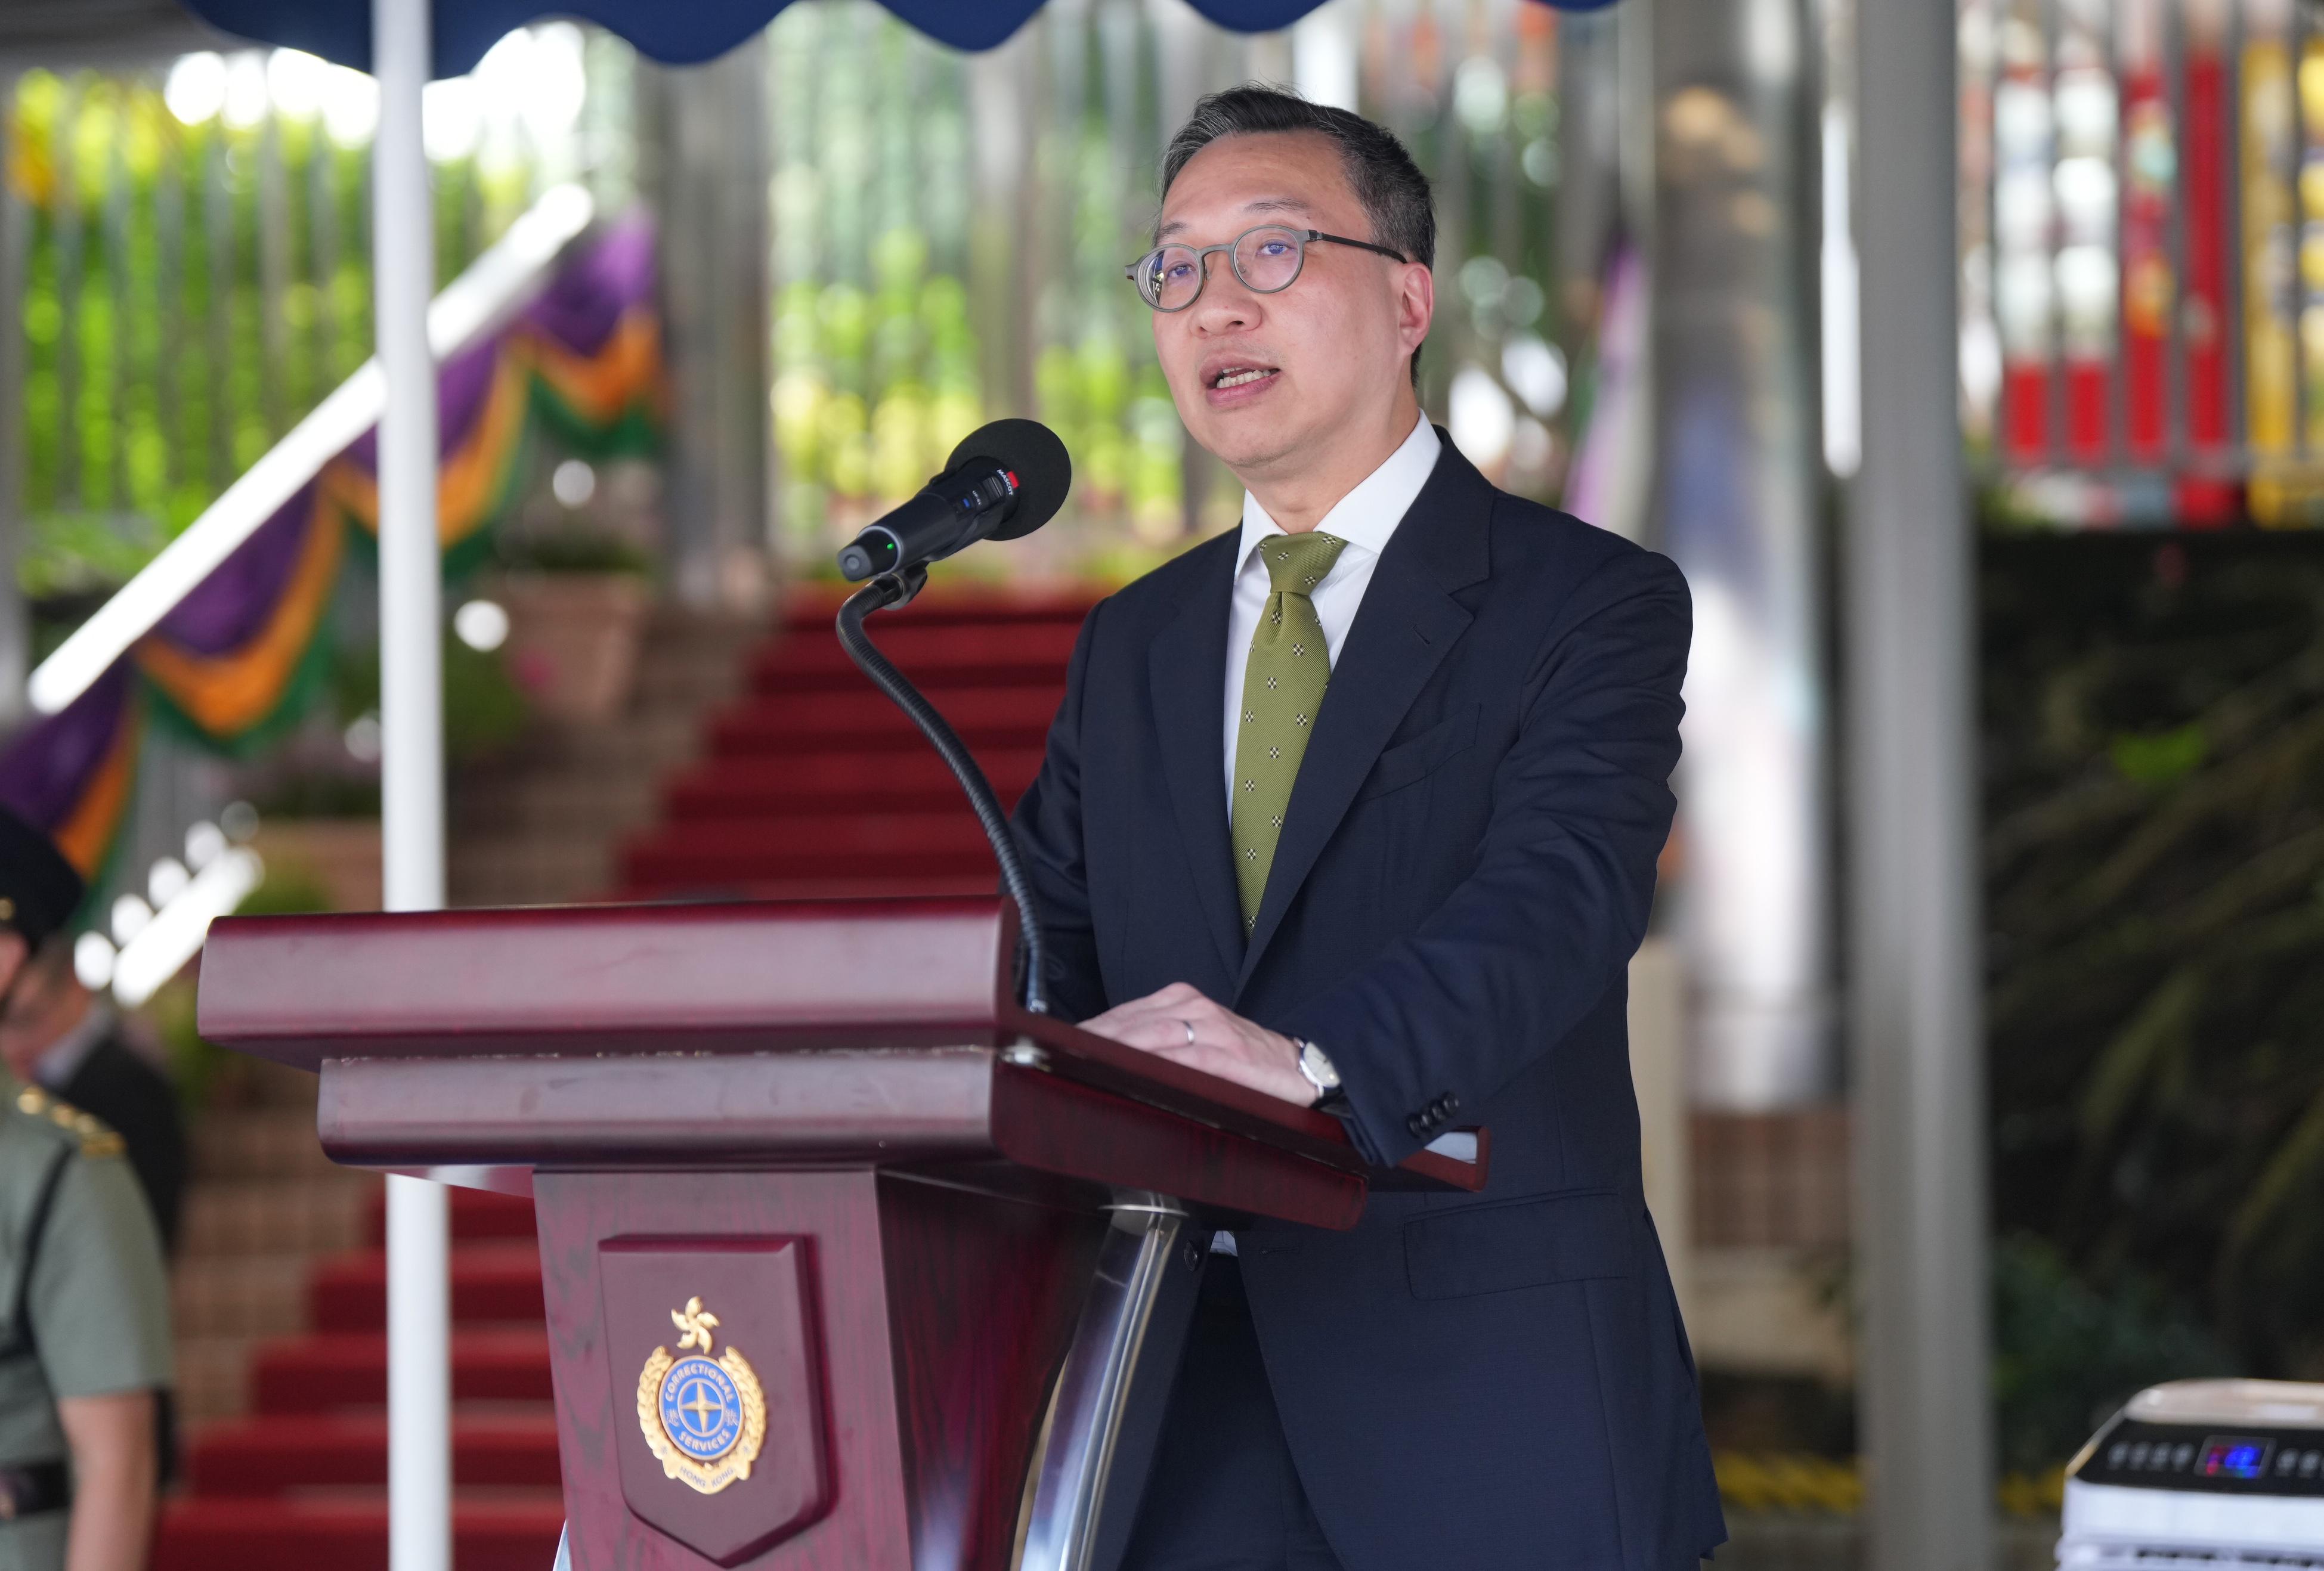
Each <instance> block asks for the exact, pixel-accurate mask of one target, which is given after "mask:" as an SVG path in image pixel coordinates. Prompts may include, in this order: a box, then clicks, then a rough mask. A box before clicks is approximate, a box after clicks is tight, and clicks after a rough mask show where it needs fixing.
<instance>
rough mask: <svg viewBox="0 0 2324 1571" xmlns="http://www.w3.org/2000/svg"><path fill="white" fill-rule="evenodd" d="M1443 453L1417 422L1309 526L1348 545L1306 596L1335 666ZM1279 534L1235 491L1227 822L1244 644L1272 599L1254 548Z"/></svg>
mask: <svg viewBox="0 0 2324 1571" xmlns="http://www.w3.org/2000/svg"><path fill="white" fill-rule="evenodd" d="M1442 447H1443V443H1441V442H1439V441H1438V440H1437V439H1436V427H1434V426H1431V425H1430V424H1429V423H1428V418H1427V417H1426V416H1425V415H1423V416H1422V417H1421V418H1420V421H1419V423H1418V424H1416V426H1414V427H1412V435H1411V436H1406V438H1405V439H1404V445H1403V446H1400V447H1398V448H1397V450H1396V451H1395V452H1393V453H1391V454H1389V455H1388V458H1387V460H1386V461H1385V462H1383V463H1382V464H1380V466H1379V468H1378V469H1375V470H1373V471H1372V472H1371V473H1369V474H1368V475H1366V476H1364V478H1363V479H1362V480H1361V481H1360V482H1358V484H1357V486H1356V489H1355V490H1353V491H1351V492H1348V494H1347V495H1345V496H1343V497H1342V498H1341V499H1340V500H1339V501H1338V503H1337V504H1336V505H1334V506H1333V509H1332V510H1331V511H1330V512H1328V513H1325V514H1324V515H1323V520H1322V521H1321V522H1320V523H1318V524H1317V525H1316V526H1315V527H1316V528H1318V529H1320V530H1322V531H1323V533H1324V534H1327V535H1336V536H1338V537H1340V538H1341V539H1342V540H1345V541H1346V542H1347V543H1348V545H1347V549H1345V550H1343V551H1342V552H1341V553H1340V559H1339V560H1338V561H1336V562H1334V563H1333V564H1332V571H1331V572H1329V573H1327V574H1324V575H1323V583H1319V584H1317V585H1316V586H1315V587H1314V589H1313V590H1312V591H1310V592H1309V594H1308V598H1309V599H1310V600H1313V601H1314V602H1315V616H1316V618H1317V620H1320V621H1322V622H1323V646H1324V648H1326V649H1327V650H1329V651H1330V653H1331V657H1332V664H1333V666H1338V665H1339V663H1340V648H1341V646H1342V645H1343V644H1345V643H1346V642H1347V641H1348V629H1349V628H1351V627H1352V626H1353V625H1354V624H1355V620H1356V611H1357V608H1358V607H1360V606H1361V605H1362V604H1363V603H1364V591H1365V590H1366V589H1368V588H1369V587H1370V586H1371V582H1372V569H1373V568H1375V567H1377V566H1379V559H1380V553H1381V552H1383V551H1385V550H1387V549H1388V537H1389V536H1391V535H1393V534H1395V533H1396V527H1397V524H1399V523H1401V522H1402V521H1403V520H1404V515H1405V514H1406V512H1407V511H1409V510H1411V507H1412V504H1413V501H1414V499H1416V497H1418V496H1419V495H1420V488H1421V487H1422V486H1424V485H1426V484H1427V483H1428V477H1429V475H1430V474H1431V473H1434V470H1435V468H1436V455H1437V452H1438V450H1439V449H1440V448H1442ZM1287 532H1288V531H1286V529H1284V528H1283V527H1282V526H1281V525H1279V524H1277V522H1276V521H1275V520H1274V519H1270V518H1268V516H1267V510H1266V509H1265V508H1263V507H1261V506H1259V499H1258V498H1257V497H1255V496H1253V495H1251V494H1250V492H1243V497H1242V554H1241V556H1239V557H1238V558H1236V561H1237V565H1236V568H1235V582H1234V601H1233V603H1232V604H1231V606H1229V608H1228V610H1227V692H1226V707H1225V709H1224V711H1223V712H1222V725H1223V726H1224V728H1225V731H1226V744H1227V758H1226V774H1225V776H1224V777H1223V778H1222V781H1221V785H1222V788H1223V789H1224V790H1225V792H1226V794H1227V813H1228V816H1229V817H1232V816H1233V813H1234V766H1235V732H1236V731H1237V730H1239V729H1240V728H1239V726H1238V725H1237V723H1236V722H1237V721H1239V720H1240V718H1241V715H1242V679H1243V673H1244V671H1245V669H1246V668H1247V667H1248V666H1250V640H1251V638H1252V636H1253V635H1254V634H1256V633H1257V632H1258V631H1259V617H1260V616H1261V615H1262V614H1263V613H1264V612H1265V611H1266V610H1267V600H1268V595H1270V594H1272V593H1275V586H1274V585H1273V583H1270V582H1269V581H1268V576H1267V564H1266V563H1265V562H1263V561H1261V560H1260V559H1259V542H1261V541H1262V540H1266V539H1268V538H1270V537H1274V536H1277V535H1281V534H1285V533H1287Z"/></svg>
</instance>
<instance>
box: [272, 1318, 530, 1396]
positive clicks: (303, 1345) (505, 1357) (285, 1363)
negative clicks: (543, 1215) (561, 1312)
mask: <svg viewBox="0 0 2324 1571" xmlns="http://www.w3.org/2000/svg"><path fill="white" fill-rule="evenodd" d="M250 1382H251V1404H250V1405H251V1408H252V1410H254V1411H255V1412H259V1413H320V1412H330V1411H333V1410H337V1409H342V1408H383V1407H385V1406H386V1405H387V1337H385V1336H384V1335H383V1334H381V1333H378V1332H353V1333H339V1334H337V1335H327V1336H318V1337H285V1338H284V1339H283V1340H281V1341H279V1342H273V1343H270V1344H268V1345H267V1346H264V1347H263V1348H261V1349H259V1351H258V1354H257V1355H256V1356H255V1357H254V1358H253V1359H252V1361H251V1371H250ZM553 1395H554V1390H553V1387H552V1386H551V1384H550V1382H549V1337H548V1336H547V1334H546V1333H544V1332H543V1331H541V1330H539V1329H538V1328H491V1327H484V1326H466V1327H462V1328H460V1329H459V1331H458V1332H457V1334H456V1335H455V1336H454V1337H453V1338H452V1400H453V1401H456V1402H545V1401H549V1400H551V1398H552V1396H553Z"/></svg>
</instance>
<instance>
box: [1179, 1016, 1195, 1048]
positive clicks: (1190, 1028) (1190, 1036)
mask: <svg viewBox="0 0 2324 1571" xmlns="http://www.w3.org/2000/svg"><path fill="white" fill-rule="evenodd" d="M1178 1024H1181V1025H1183V1026H1185V1028H1186V1045H1187V1046H1188V1047H1192V1046H1194V1022H1193V1021H1191V1020H1181V1021H1179V1022H1178Z"/></svg>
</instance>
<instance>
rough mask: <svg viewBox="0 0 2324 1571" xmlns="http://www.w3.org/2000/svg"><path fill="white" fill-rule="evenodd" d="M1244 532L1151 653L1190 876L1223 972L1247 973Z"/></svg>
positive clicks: (1221, 546) (1227, 541)
mask: <svg viewBox="0 0 2324 1571" xmlns="http://www.w3.org/2000/svg"><path fill="white" fill-rule="evenodd" d="M1239 541H1240V531H1237V532H1236V533H1235V534H1231V535H1228V536H1224V537H1222V538H1221V540H1220V541H1219V542H1216V543H1214V544H1213V545H1212V546H1205V547H1199V549H1202V550H1204V551H1213V552H1215V555H1216V560H1214V561H1211V562H1207V563H1205V564H1204V565H1203V571H1202V573H1201V574H1200V577H1199V579H1198V584H1197V587H1196V589H1195V591H1194V593H1193V594H1191V595H1189V596H1188V597H1187V599H1186V603H1185V606H1184V607H1182V608H1181V609H1180V611H1179V612H1178V615H1177V616H1176V618H1175V619H1174V620H1172V621H1171V622H1170V623H1169V624H1168V625H1167V626H1166V627H1165V628H1164V629H1162V630H1161V631H1160V632H1159V633H1157V634H1156V635H1155V638H1154V641H1153V643H1151V644H1150V645H1148V647H1147V679H1148V684H1149V686H1150V687H1151V689H1152V692H1153V696H1154V723H1155V728H1156V730H1158V731H1159V732H1160V733H1161V744H1162V749H1161V750H1162V773H1163V776H1164V778H1165V779H1166V780H1167V783H1168V785H1169V789H1170V804H1171V807H1172V810H1173V812H1174V813H1175V815H1176V819H1177V821H1178V835H1179V838H1180V839H1181V840H1182V841H1184V842H1185V852H1186V870H1187V874H1188V876H1189V877H1192V878H1193V879H1194V893H1195V897H1196V899H1197V900H1198V901H1199V902H1200V904H1201V905H1202V908H1203V919H1204V922H1205V923H1206V925H1208V926H1209V928H1210V930H1211V937H1212V940H1213V942H1215V943H1217V945H1218V947H1219V959H1220V961H1221V962H1222V965H1223V966H1224V968H1225V970H1226V974H1227V975H1228V976H1233V975H1234V974H1235V973H1236V972H1237V971H1239V970H1240V969H1242V909H1241V906H1240V903H1239V902H1238V900H1237V898H1236V896H1235V883H1234V860H1233V856H1234V853H1233V851H1232V850H1231V847H1230V845H1229V843H1228V839H1227V798H1226V791H1227V785H1226V780H1227V760H1226V752H1225V749H1226V712H1225V709H1224V707H1223V706H1224V705H1225V703H1226V684H1227V666H1226V659H1227V647H1226V646H1227V610H1228V606H1229V603H1230V602H1231V599H1232V596H1233V593H1234V566H1235V557H1236V548H1237V544H1238V542H1239Z"/></svg>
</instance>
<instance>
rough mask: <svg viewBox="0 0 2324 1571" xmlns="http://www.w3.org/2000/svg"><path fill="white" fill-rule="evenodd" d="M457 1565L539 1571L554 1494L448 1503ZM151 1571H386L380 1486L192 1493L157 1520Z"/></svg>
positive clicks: (548, 1555) (555, 1510) (549, 1553)
mask: <svg viewBox="0 0 2324 1571" xmlns="http://www.w3.org/2000/svg"><path fill="white" fill-rule="evenodd" d="M452 1514H453V1522H452V1563H453V1565H454V1566H455V1567H456V1571H544V1567H546V1566H549V1563H550V1562H551V1561H552V1560H553V1559H554V1558H555V1557H556V1554H557V1536H558V1532H559V1531H560V1530H562V1529H563V1527H564V1525H565V1506H564V1502H563V1500H562V1498H561V1497H560V1496H558V1495H557V1494H555V1493H549V1492H546V1491H539V1490H530V1489H528V1490H521V1491H517V1492H514V1493H513V1494H511V1493H510V1492H506V1491H493V1492H490V1493H482V1494H480V1493H478V1492H475V1491H465V1490H464V1491H461V1492H460V1493H458V1494H457V1496H456V1497H455V1500H454V1504H453V1513H452ZM153 1566H154V1571H194V1568H197V1567H198V1568H199V1571H212V1568H217V1571H226V1567H232V1568H233V1571H387V1497H386V1492H385V1491H383V1490H361V1491H351V1492H349V1497H348V1498H338V1499H311V1500H235V1499H218V1500H213V1499H208V1498H203V1497H196V1498H193V1499H190V1500H182V1501H179V1502H175V1503H173V1504H172V1505H171V1508H170V1510H169V1511H168V1513H167V1514H166V1515H165V1516H164V1518H163V1519H162V1523H161V1539H160V1541H159V1542H158V1543H157V1544H156V1546H155V1548H154V1552H153Z"/></svg>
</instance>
